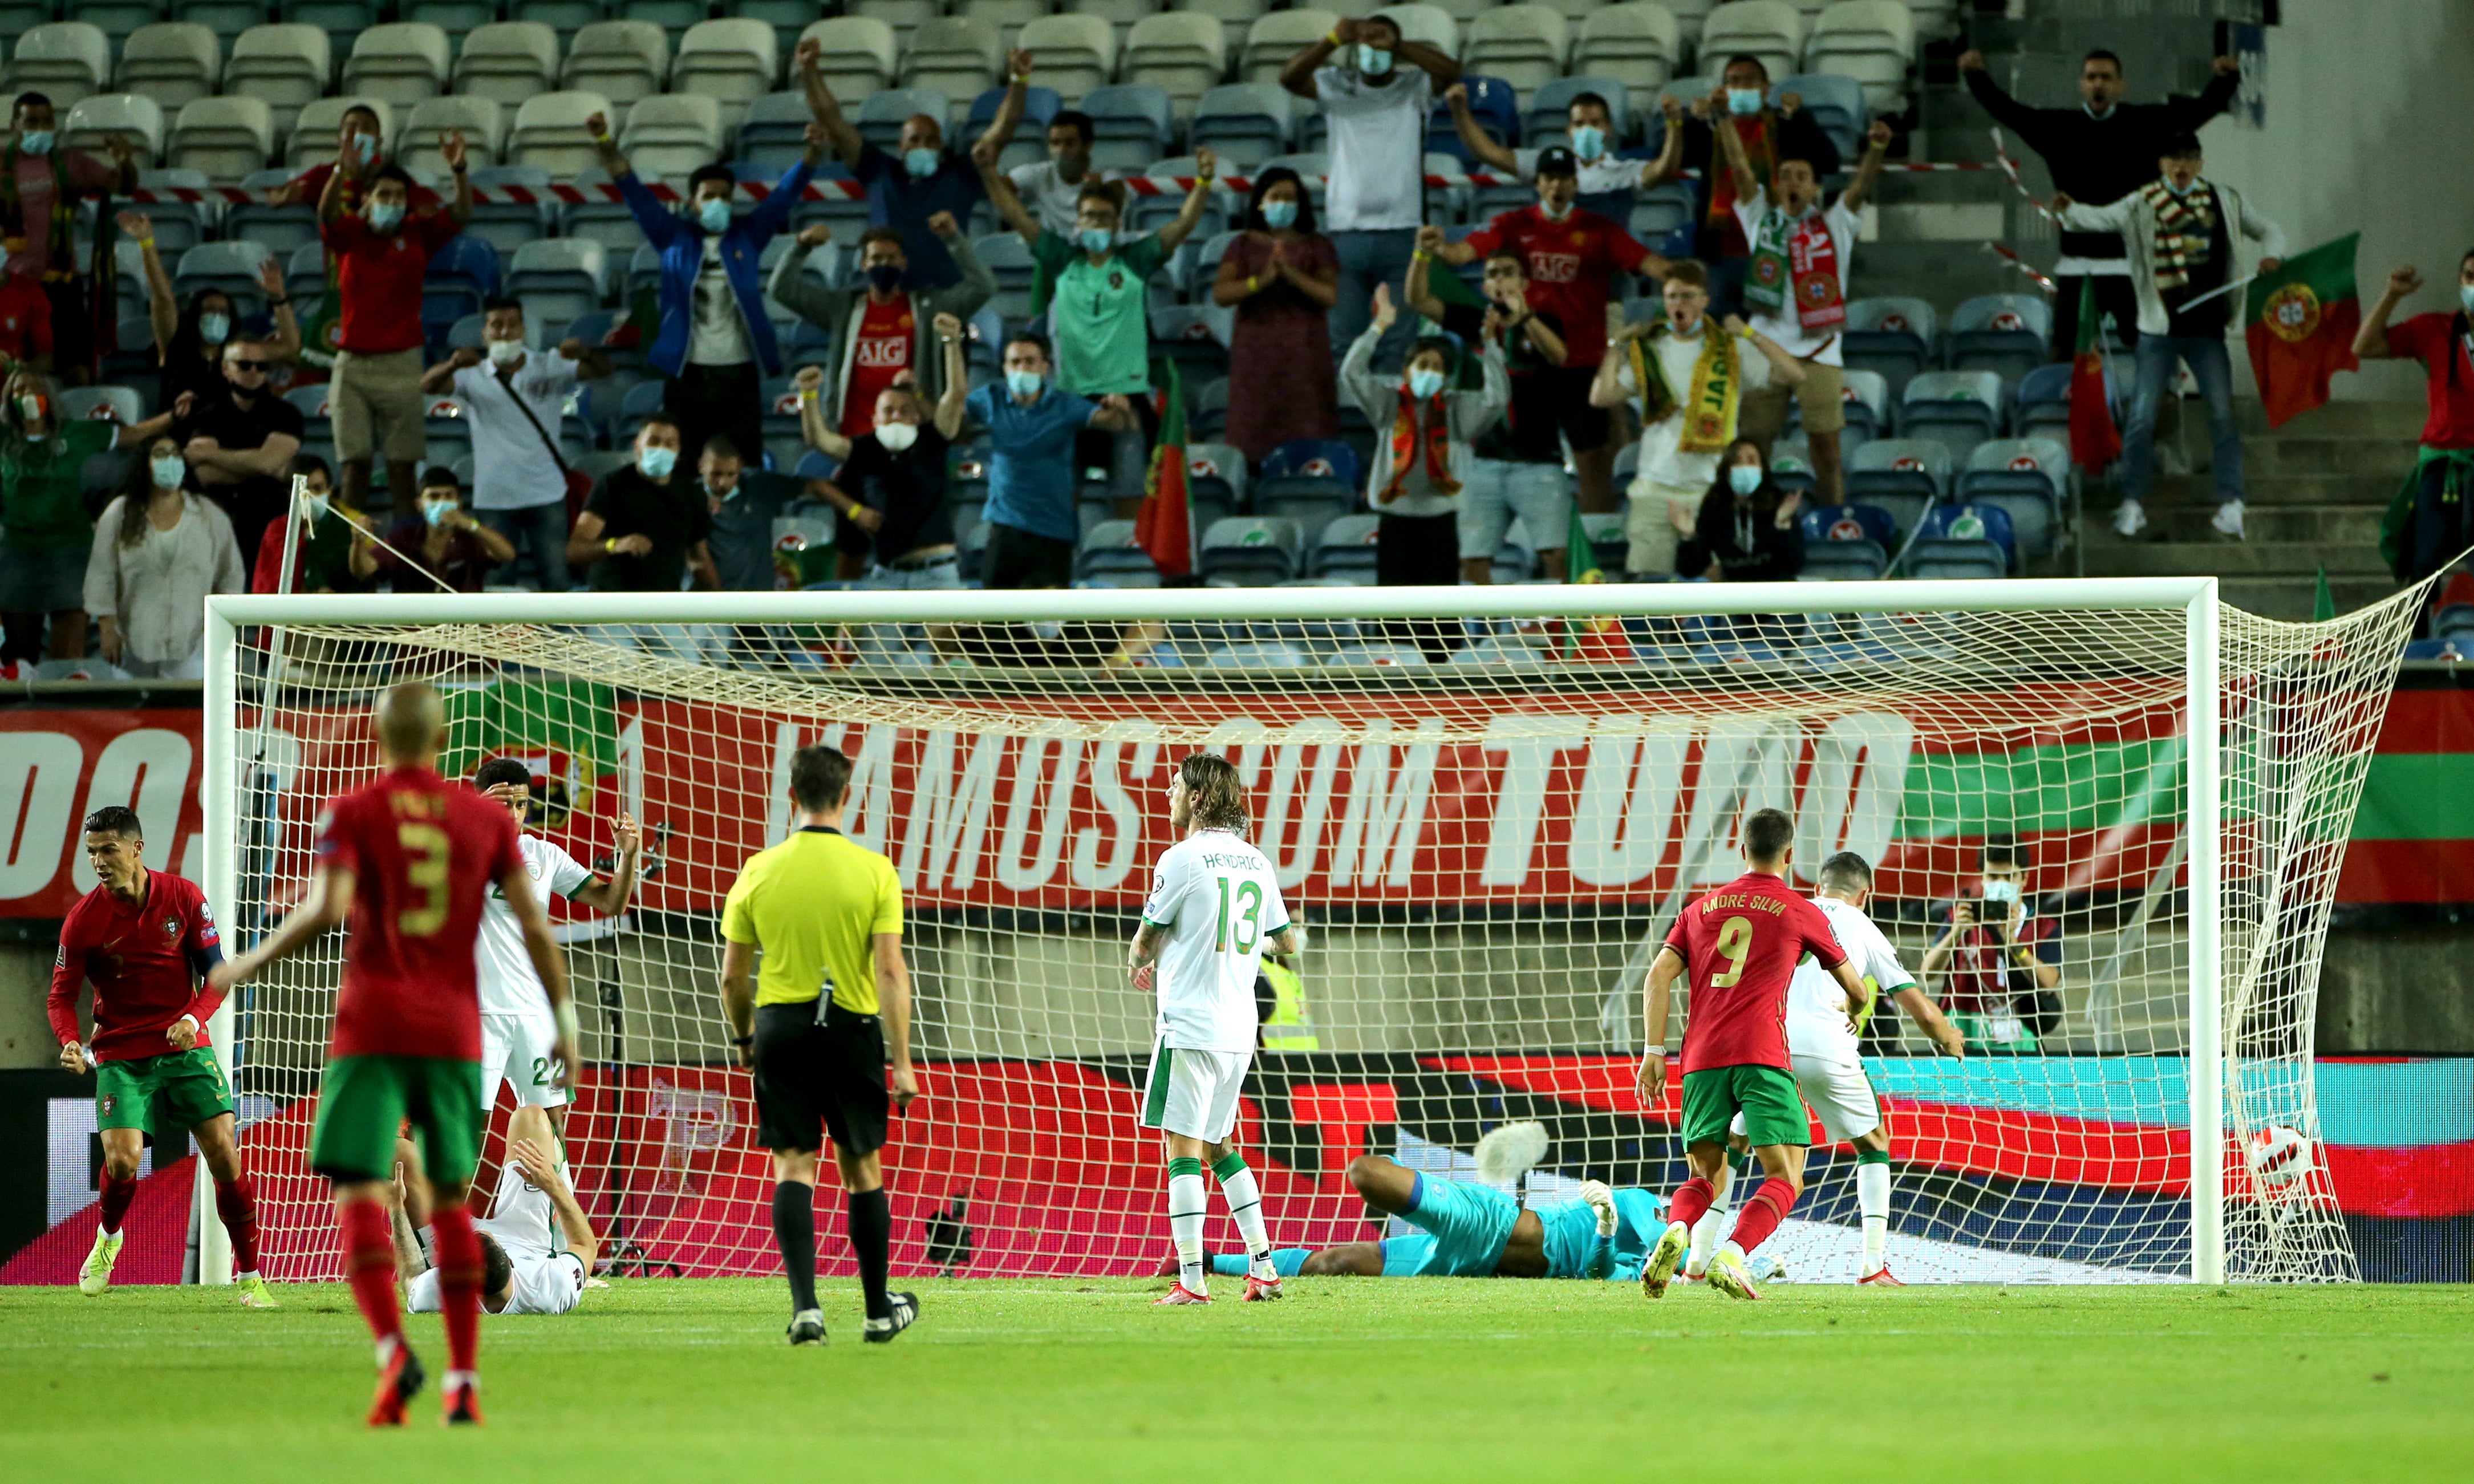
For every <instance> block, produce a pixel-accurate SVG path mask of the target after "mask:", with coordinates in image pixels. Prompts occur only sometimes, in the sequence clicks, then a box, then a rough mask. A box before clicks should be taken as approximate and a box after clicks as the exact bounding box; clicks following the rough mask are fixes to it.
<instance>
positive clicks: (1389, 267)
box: [1280, 15, 1461, 371]
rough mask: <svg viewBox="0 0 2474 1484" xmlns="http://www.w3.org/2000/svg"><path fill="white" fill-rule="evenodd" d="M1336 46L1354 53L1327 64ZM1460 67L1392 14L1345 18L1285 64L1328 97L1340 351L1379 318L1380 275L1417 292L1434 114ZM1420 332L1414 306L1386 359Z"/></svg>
mask: <svg viewBox="0 0 2474 1484" xmlns="http://www.w3.org/2000/svg"><path fill="white" fill-rule="evenodd" d="M1334 53H1342V54H1345V58H1344V61H1343V62H1342V64H1341V65H1337V66H1327V65H1325V63H1327V62H1329V61H1332V60H1333V54H1334ZM1403 62H1406V63H1408V64H1409V65H1408V68H1407V70H1405V71H1404V70H1402V68H1401V65H1400V64H1401V63H1403ZM1460 75H1461V68H1460V63H1458V62H1456V61H1452V59H1450V58H1449V57H1446V56H1444V55H1443V53H1441V52H1439V51H1437V50H1435V49H1434V48H1433V47H1431V46H1427V45H1425V44H1423V43H1421V42H1418V41H1409V40H1404V39H1402V38H1401V36H1400V26H1399V23H1398V22H1397V21H1395V20H1394V19H1392V17H1390V16H1388V15H1370V16H1368V17H1366V18H1365V19H1363V20H1355V19H1349V20H1343V21H1341V22H1340V23H1339V24H1338V25H1336V26H1334V27H1333V28H1332V29H1331V32H1330V34H1329V35H1327V36H1324V37H1323V38H1322V40H1320V41H1317V42H1316V43H1315V44H1314V45H1312V46H1309V47H1307V48H1306V49H1305V50H1304V51H1301V52H1299V53H1298V54H1297V55H1296V56H1295V57H1292V58H1290V59H1289V62H1288V65H1287V66H1285V67H1283V68H1282V69H1281V70H1280V85H1281V86H1282V87H1285V88H1287V89H1288V90H1289V91H1290V92H1292V93H1295V94H1296V95H1297V96H1298V97H1300V98H1304V99H1308V100H1310V101H1312V102H1316V103H1320V104H1322V111H1323V117H1324V120H1325V121H1326V123H1327V124H1328V125H1329V130H1330V133H1329V138H1328V141H1327V142H1326V144H1325V145H1324V148H1325V149H1327V150H1328V151H1330V154H1331V181H1330V183H1329V185H1328V187H1327V190H1326V192H1325V195H1324V203H1323V207H1322V219H1323V220H1322V226H1323V231H1325V232H1326V233H1327V234H1328V235H1329V236H1330V237H1331V243H1332V247H1333V248H1334V249H1335V250H1337V251H1338V253H1339V255H1340V303H1339V304H1337V305H1336V306H1334V308H1333V309H1332V311H1331V316H1330V319H1331V349H1332V354H1334V355H1335V356H1337V355H1341V354H1344V353H1346V351H1347V349H1348V347H1350V346H1352V345H1354V344H1356V343H1357V337H1358V336H1359V335H1362V334H1364V333H1365V332H1366V327H1367V326H1368V325H1369V324H1370V323H1371V322H1372V321H1373V318H1374V288H1375V285H1376V284H1379V283H1388V284H1390V285H1391V286H1392V298H1393V300H1394V301H1395V303H1406V302H1407V297H1408V288H1409V255H1410V254H1411V253H1412V252H1414V251H1415V250H1416V245H1417V236H1418V228H1419V226H1420V225H1422V224H1423V223H1424V221H1425V219H1426V116H1427V114H1428V113H1429V112H1431V111H1432V110H1433V108H1434V101H1435V89H1437V88H1439V87H1448V86H1450V85H1452V84H1454V83H1456V82H1458V81H1460ZM1416 333H1417V325H1416V323H1415V321H1414V320H1412V319H1411V318H1410V317H1409V316H1407V315H1403V316H1401V317H1400V318H1399V319H1398V320H1395V321H1394V322H1393V328H1392V331H1391V333H1389V334H1387V335H1386V336H1385V337H1384V339H1383V343H1382V345H1381V346H1380V347H1379V349H1378V352H1377V363H1378V365H1379V366H1380V367H1381V368H1382V369H1384V370H1386V371H1388V370H1390V369H1391V368H1392V367H1395V366H1396V365H1398V364H1399V363H1400V362H1401V360H1402V359H1404V358H1405V357H1406V356H1407V354H1408V351H1409V342H1410V341H1411V340H1412V339H1414V338H1415V337H1416Z"/></svg>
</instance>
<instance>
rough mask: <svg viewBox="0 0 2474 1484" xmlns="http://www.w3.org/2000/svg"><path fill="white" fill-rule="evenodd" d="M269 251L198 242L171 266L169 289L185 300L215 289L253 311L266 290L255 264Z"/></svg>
mask: <svg viewBox="0 0 2474 1484" xmlns="http://www.w3.org/2000/svg"><path fill="white" fill-rule="evenodd" d="M190 107H192V108H195V107H196V105H195V104H192V105H190ZM269 256H270V254H269V253H268V252H267V251H266V247H265V245H264V244H263V243H257V242H244V241H237V240H229V241H224V242H201V243H199V244H198V245H197V246H196V247H193V248H191V249H189V250H188V251H187V252H185V253H183V254H182V255H181V260H180V262H179V263H178V264H177V265H176V266H175V267H174V268H173V270H172V292H173V293H174V294H175V295H177V296H179V297H180V298H181V299H183V300H186V299H187V298H188V297H189V296H190V295H191V294H194V293H196V292H198V291H199V290H200V289H207V288H211V289H219V290H221V291H222V292H224V293H226V294H229V295H230V296H231V297H232V299H233V301H234V302H235V303H236V304H247V305H248V306H249V307H248V310H247V312H249V313H256V312H258V310H259V309H261V308H263V307H264V305H265V303H266V290H265V288H264V287H262V286H261V285H260V284H259V283H258V281H257V275H258V267H259V265H260V264H262V263H264V262H265V261H266V260H267V258H268V257H269Z"/></svg>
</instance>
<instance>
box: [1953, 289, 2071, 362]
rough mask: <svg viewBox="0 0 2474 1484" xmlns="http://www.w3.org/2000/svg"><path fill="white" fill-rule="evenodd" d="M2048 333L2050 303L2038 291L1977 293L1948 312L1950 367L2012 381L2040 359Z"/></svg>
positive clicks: (2043, 356) (2045, 352)
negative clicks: (1987, 372) (1985, 372)
mask: <svg viewBox="0 0 2474 1484" xmlns="http://www.w3.org/2000/svg"><path fill="white" fill-rule="evenodd" d="M2052 335H2053V308H2052V305H2051V304H2047V303H2046V302H2045V299H2044V296H2042V295H2040V294H1979V295H1977V297H1976V298H1974V299H1970V300H1968V301H1966V302H1965V303H1964V304H1960V305H1959V306H1958V308H1957V310H1956V311H1955V312H1954V313H1953V314H1952V315H1951V317H1950V364H1951V368H1952V369H1953V370H1954V371H1990V372H1993V373H1995V374H1996V375H1998V376H2000V377H2001V379H2002V380H2003V381H2004V382H2015V381H2017V380H2018V379H2019V378H2020V377H2024V376H2025V375H2026V374H2027V373H2028V372H2031V371H2033V370H2035V369H2036V368H2037V367H2039V366H2041V365H2044V364H2045V362H2046V358H2047V356H2048V354H2049V353H2050V351H2049V348H2050V344H2051V341H2052Z"/></svg>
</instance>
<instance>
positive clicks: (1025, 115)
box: [962, 86, 1065, 170]
mask: <svg viewBox="0 0 2474 1484" xmlns="http://www.w3.org/2000/svg"><path fill="white" fill-rule="evenodd" d="M1005 96H1006V90H1005V89H1004V88H1002V87H991V88H989V89H987V90H986V91H985V92H982V93H981V94H980V95H979V96H978V97H976V98H974V99H972V100H971V108H970V113H969V116H968V118H967V119H966V120H965V121H964V123H963V125H962V134H963V137H964V138H966V139H972V140H976V139H978V138H979V136H980V135H982V134H985V133H987V129H988V126H989V125H990V124H992V123H995V122H996V117H997V109H1000V108H1003V107H1004V106H1005ZM1064 107H1065V100H1063V99H1061V98H1059V97H1057V96H1056V89H1055V88H1053V87H1036V86H1034V87H1026V88H1024V89H1023V90H1022V122H1021V123H1020V124H1018V125H1016V126H1015V127H1014V132H1013V137H1012V138H1011V139H1010V140H1008V141H1007V143H1006V145H1005V147H1004V148H1003V149H1002V150H1000V151H999V152H998V155H997V165H998V168H1000V169H1004V170H1011V169H1013V168H1014V167H1015V166H1017V165H1031V164H1037V163H1038V162H1040V161H1041V160H1044V159H1046V158H1048V121H1049V120H1050V119H1052V118H1055V116H1056V115H1057V112H1058V111H1059V110H1060V109H1063V108H1064Z"/></svg>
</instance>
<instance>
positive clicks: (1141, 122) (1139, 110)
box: [1082, 83, 1176, 170]
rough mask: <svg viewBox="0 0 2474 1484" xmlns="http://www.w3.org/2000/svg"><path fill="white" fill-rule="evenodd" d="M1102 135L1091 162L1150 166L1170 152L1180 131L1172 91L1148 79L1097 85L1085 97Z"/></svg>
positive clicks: (1113, 167)
mask: <svg viewBox="0 0 2474 1484" xmlns="http://www.w3.org/2000/svg"><path fill="white" fill-rule="evenodd" d="M1082 111H1083V112H1084V113H1086V114H1088V115H1089V116H1090V119H1091V127H1092V129H1093V131H1094V132H1095V133H1096V134H1098V136H1099V137H1098V138H1097V139H1096V140H1094V141H1093V143H1092V145H1091V163H1093V164H1094V165H1097V166H1098V167H1100V168H1101V169H1103V170H1148V169H1149V168H1151V164H1152V161H1153V160H1155V159H1158V158H1161V157H1163V156H1165V155H1167V154H1169V153H1170V144H1169V141H1170V139H1171V137H1172V136H1173V134H1175V132H1176V119H1175V115H1174V114H1173V112H1172V110H1171V105H1170V103H1169V96H1168V92H1167V90H1166V89H1164V88H1158V87H1153V86H1152V85H1149V84H1146V83H1121V84H1118V85H1114V86H1110V87H1095V88H1092V89H1091V90H1090V91H1089V92H1088V93H1085V94H1084V95H1083V97H1082Z"/></svg>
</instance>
